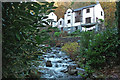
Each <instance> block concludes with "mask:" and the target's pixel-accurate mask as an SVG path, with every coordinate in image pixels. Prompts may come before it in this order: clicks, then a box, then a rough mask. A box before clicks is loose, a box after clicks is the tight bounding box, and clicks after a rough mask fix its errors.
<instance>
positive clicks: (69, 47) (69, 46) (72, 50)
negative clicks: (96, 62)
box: [61, 42, 79, 57]
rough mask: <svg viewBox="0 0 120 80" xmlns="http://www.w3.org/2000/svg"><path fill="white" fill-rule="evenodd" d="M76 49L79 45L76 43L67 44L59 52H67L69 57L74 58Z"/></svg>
mask: <svg viewBox="0 0 120 80" xmlns="http://www.w3.org/2000/svg"><path fill="white" fill-rule="evenodd" d="M78 48H79V45H78V43H77V42H68V43H65V44H64V46H63V47H62V49H61V50H62V51H65V52H67V53H68V55H70V57H75V55H77V54H76V53H77V50H78Z"/></svg>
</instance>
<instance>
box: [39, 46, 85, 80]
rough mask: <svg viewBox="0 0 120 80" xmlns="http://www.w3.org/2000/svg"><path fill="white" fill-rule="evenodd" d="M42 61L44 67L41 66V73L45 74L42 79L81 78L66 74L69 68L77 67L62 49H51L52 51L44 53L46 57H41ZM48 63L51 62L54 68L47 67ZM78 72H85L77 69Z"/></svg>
mask: <svg viewBox="0 0 120 80" xmlns="http://www.w3.org/2000/svg"><path fill="white" fill-rule="evenodd" d="M39 58H40V59H42V65H39V67H38V69H39V72H41V73H43V74H42V76H41V78H46V79H49V78H54V79H57V80H58V79H70V78H81V76H80V75H70V74H69V73H67V72H65V71H66V70H67V68H68V66H70V65H72V66H77V65H76V64H75V62H74V61H72V60H71V59H70V58H69V56H67V55H66V53H64V52H62V51H61V50H60V48H57V47H54V48H51V51H49V52H47V53H44V55H42V56H39ZM47 61H51V64H52V66H51V67H48V66H46V63H47ZM76 70H77V71H79V70H83V69H81V68H78V67H77V68H76Z"/></svg>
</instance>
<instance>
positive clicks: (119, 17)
mask: <svg viewBox="0 0 120 80" xmlns="http://www.w3.org/2000/svg"><path fill="white" fill-rule="evenodd" d="M116 9H117V10H116V18H117V27H118V35H119V39H120V1H119V2H116Z"/></svg>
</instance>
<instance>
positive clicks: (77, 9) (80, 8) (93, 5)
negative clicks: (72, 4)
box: [73, 4, 96, 11]
mask: <svg viewBox="0 0 120 80" xmlns="http://www.w3.org/2000/svg"><path fill="white" fill-rule="evenodd" d="M95 5H96V4H93V5H89V6H85V7H81V8H78V9H73V11H79V10H82V9H85V8H89V7H94V6H95Z"/></svg>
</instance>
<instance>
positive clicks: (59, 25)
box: [57, 18, 64, 28]
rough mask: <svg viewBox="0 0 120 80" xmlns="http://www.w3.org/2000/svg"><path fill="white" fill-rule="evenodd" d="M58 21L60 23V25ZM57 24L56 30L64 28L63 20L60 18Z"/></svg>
mask: <svg viewBox="0 0 120 80" xmlns="http://www.w3.org/2000/svg"><path fill="white" fill-rule="evenodd" d="M60 21H61V22H62V24H60ZM57 24H58V28H61V27H64V20H63V19H62V18H60V19H59V20H58V23H57Z"/></svg>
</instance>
